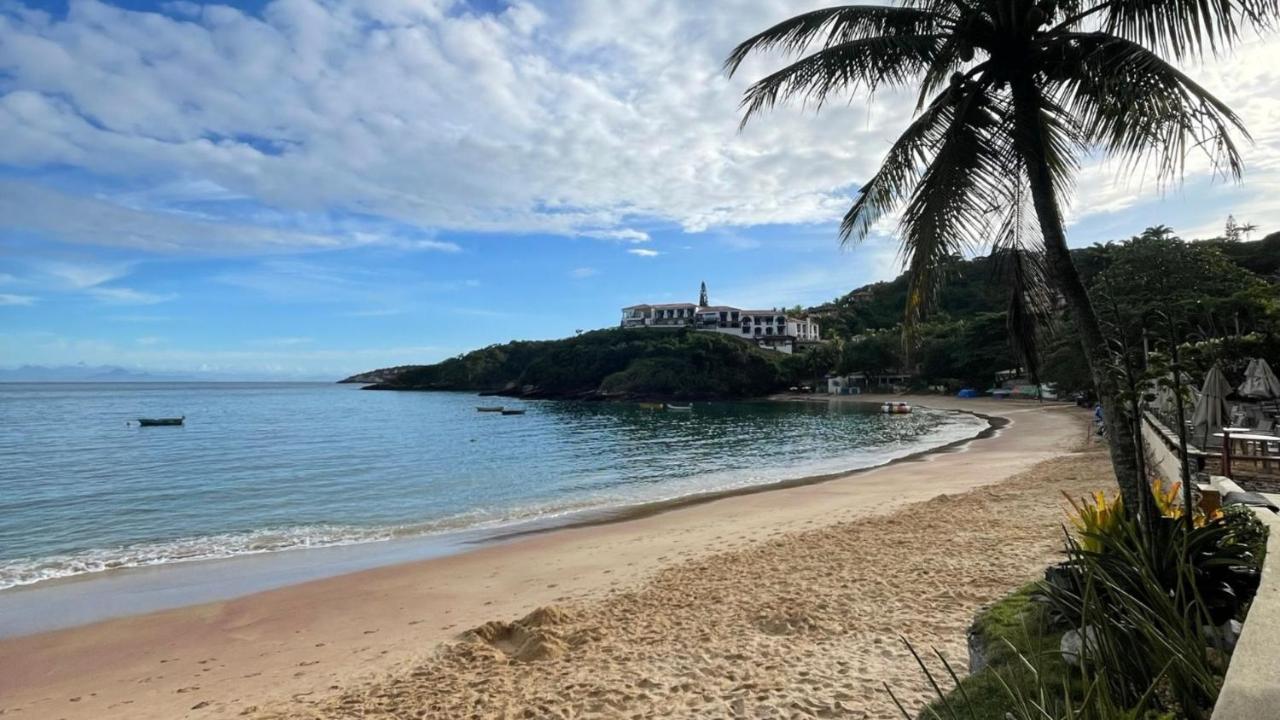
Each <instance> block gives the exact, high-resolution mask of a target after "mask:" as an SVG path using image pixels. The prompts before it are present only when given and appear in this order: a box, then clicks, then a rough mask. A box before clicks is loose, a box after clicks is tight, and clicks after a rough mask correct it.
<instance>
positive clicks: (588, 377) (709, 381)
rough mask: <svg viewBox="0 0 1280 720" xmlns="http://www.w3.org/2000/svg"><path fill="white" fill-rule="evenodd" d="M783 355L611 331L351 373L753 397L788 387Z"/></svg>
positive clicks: (596, 392) (492, 389)
mask: <svg viewBox="0 0 1280 720" xmlns="http://www.w3.org/2000/svg"><path fill="white" fill-rule="evenodd" d="M786 357H787V356H784V355H781V354H778V353H774V352H770V351H766V350H761V349H759V348H757V347H756V346H755V345H752V344H751V343H748V342H744V341H742V340H739V339H737V338H734V337H729V336H726V335H720V334H716V333H707V332H695V331H692V330H656V329H633V330H623V329H620V328H618V329H609V330H596V331H593V332H588V333H583V334H581V335H578V336H576V337H571V338H565V339H563V340H544V341H517V342H509V343H506V344H504V345H492V346H490V347H487V348H482V349H480V350H475V351H473V352H469V353H466V354H464V355H460V356H458V357H454V358H450V359H448V360H445V361H443V362H439V363H436V364H434V365H421V366H408V367H404V368H394V369H387V370H377V371H373V372H372V373H365V374H362V375H357V376H353V377H351V378H348V379H347V380H344V382H360V380H359V378H362V377H382V378H383V379H382V380H381V381H380V382H376V383H375V384H373V385H370V386H369V388H368V389H373V390H467V391H475V392H480V393H487V394H496V395H507V396H513V397H528V398H580V399H644V398H651V399H674V400H699V399H713V398H744V397H757V396H762V395H767V394H769V393H771V392H775V391H777V390H779V389H781V388H783V387H785V386H786V385H787V378H788V372H787V370H786V366H787V363H786V360H785V358H786Z"/></svg>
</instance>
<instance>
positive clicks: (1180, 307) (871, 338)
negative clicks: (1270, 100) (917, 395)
mask: <svg viewBox="0 0 1280 720" xmlns="http://www.w3.org/2000/svg"><path fill="white" fill-rule="evenodd" d="M1072 258H1073V260H1074V262H1075V264H1076V266H1077V268H1078V269H1079V272H1080V276H1081V278H1082V279H1083V280H1084V282H1085V284H1086V286H1087V287H1088V289H1089V293H1090V295H1091V296H1092V297H1093V299H1094V306H1095V308H1096V310H1097V312H1098V314H1099V316H1100V317H1101V318H1102V319H1103V321H1104V323H1106V324H1107V325H1109V326H1110V327H1112V328H1113V329H1114V330H1118V331H1123V334H1124V335H1125V337H1126V338H1127V340H1128V341H1129V342H1130V343H1131V345H1133V346H1135V347H1140V346H1141V345H1142V342H1143V329H1144V328H1146V327H1149V326H1151V325H1153V324H1154V321H1153V320H1152V319H1151V316H1152V314H1153V313H1154V312H1155V311H1157V310H1159V311H1164V312H1166V313H1168V314H1169V315H1170V316H1172V317H1173V318H1174V319H1175V321H1176V323H1177V331H1178V333H1179V335H1180V336H1181V337H1191V338H1196V339H1200V340H1204V339H1212V338H1224V337H1229V336H1240V337H1245V336H1250V334H1251V333H1252V334H1254V335H1257V336H1259V337H1260V338H1261V339H1259V340H1256V341H1251V342H1252V344H1253V345H1258V346H1260V347H1262V348H1263V351H1260V352H1261V354H1263V355H1264V356H1268V358H1269V359H1270V360H1272V361H1273V362H1275V361H1277V360H1280V358H1276V357H1274V356H1272V355H1271V354H1269V353H1268V352H1266V351H1265V350H1266V348H1272V347H1274V346H1275V344H1276V343H1274V342H1271V341H1269V340H1268V338H1275V337H1276V336H1277V335H1280V233H1276V234H1273V235H1270V236H1268V237H1266V238H1264V239H1262V240H1260V241H1257V242H1239V241H1229V240H1225V239H1212V240H1203V241H1192V242H1187V241H1183V240H1181V239H1179V238H1177V237H1176V236H1174V235H1173V232H1172V231H1171V230H1170V229H1169V228H1167V227H1163V226H1161V227H1155V228H1149V229H1148V230H1147V231H1145V232H1143V233H1142V234H1141V235H1138V236H1135V237H1132V238H1129V239H1128V240H1123V241H1119V242H1109V243H1106V244H1095V245H1092V246H1090V247H1086V248H1078V249H1076V250H1073V251H1072ZM944 273H945V276H946V280H945V284H944V285H943V287H942V289H941V292H940V293H939V294H938V297H937V299H936V301H935V303H934V304H933V307H932V308H931V311H930V313H929V314H928V315H927V317H926V320H925V321H924V322H922V323H921V324H920V325H919V326H918V327H917V328H916V332H915V335H914V337H913V339H912V342H911V344H910V347H909V348H908V347H905V346H904V343H903V338H902V319H903V309H904V308H905V307H906V301H907V277H906V276H905V275H903V276H900V277H898V278H896V279H895V280H892V281H889V282H880V283H875V284H872V285H867V286H865V287H861V288H858V289H856V290H854V291H852V292H850V293H849V294H847V295H844V296H842V297H840V298H837V299H836V300H834V301H832V302H831V303H828V304H825V305H821V306H818V307H815V308H811V309H810V311H811V312H812V313H814V314H816V315H817V316H818V317H819V318H820V321H821V322H822V327H823V333H824V334H825V335H826V336H827V337H829V338H832V339H834V340H836V341H837V343H838V345H839V347H840V359H839V361H838V363H836V365H835V370H836V371H837V372H840V373H842V374H843V373H851V372H864V373H868V374H870V375H880V374H886V373H892V372H895V371H905V372H907V373H909V374H912V375H914V376H915V377H916V378H917V379H918V381H919V382H920V383H922V384H929V385H945V386H948V387H951V388H953V389H954V388H955V387H958V386H963V385H971V386H977V387H988V386H989V385H988V384H989V383H991V382H992V381H993V380H994V375H995V373H996V372H997V371H1000V370H1008V369H1014V368H1018V367H1021V366H1023V365H1024V364H1025V363H1024V362H1023V361H1022V360H1021V359H1020V358H1019V356H1018V354H1017V353H1016V352H1015V351H1014V348H1013V345H1012V343H1011V342H1010V331H1009V329H1008V327H1007V325H1008V323H1007V314H1006V311H1007V306H1008V298H1009V296H1010V292H1009V287H1008V286H1007V284H1006V283H1005V282H1004V280H1003V278H1002V277H1001V276H1000V274H999V273H998V272H997V268H996V266H995V262H994V261H993V260H992V259H991V258H989V257H979V258H973V259H968V260H966V259H963V258H960V257H954V258H952V259H951V261H950V262H949V263H947V264H946V266H945V268H944ZM1054 320H1055V322H1054V327H1053V328H1052V329H1050V330H1047V331H1045V332H1044V333H1042V337H1040V338H1039V340H1040V342H1039V343H1038V345H1039V348H1040V352H1039V355H1038V360H1039V365H1040V369H1041V377H1042V379H1043V380H1045V381H1049V382H1054V383H1056V384H1057V385H1058V386H1059V389H1060V390H1062V391H1065V392H1071V391H1075V390H1087V389H1089V388H1091V387H1092V379H1091V377H1090V376H1089V373H1088V366H1087V363H1086V362H1085V359H1084V356H1083V353H1082V351H1081V350H1080V347H1079V343H1078V342H1077V341H1076V338H1075V336H1076V331H1075V328H1074V326H1073V324H1072V323H1071V320H1070V318H1069V317H1067V315H1066V314H1065V313H1063V312H1061V311H1059V312H1056V313H1055V317H1054Z"/></svg>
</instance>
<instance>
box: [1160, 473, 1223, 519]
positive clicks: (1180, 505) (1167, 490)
mask: <svg viewBox="0 0 1280 720" xmlns="http://www.w3.org/2000/svg"><path fill="white" fill-rule="evenodd" d="M1151 498H1152V500H1154V501H1155V505H1156V511H1157V512H1159V513H1160V516H1161V517H1165V518H1170V519H1173V520H1177V519H1179V518H1181V517H1182V516H1183V514H1185V513H1186V501H1185V500H1184V499H1183V495H1182V482H1181V481H1178V482H1172V483H1169V484H1168V485H1165V484H1164V482H1163V481H1161V480H1160V479H1159V478H1156V479H1154V480H1152V481H1151ZM1192 512H1193V513H1194V514H1193V516H1192V522H1193V523H1194V524H1195V526H1196V527H1204V526H1205V525H1206V524H1207V523H1209V522H1212V521H1214V520H1217V519H1218V518H1219V517H1222V512H1221V511H1215V512H1213V513H1212V514H1209V515H1205V512H1204V511H1203V510H1201V509H1200V508H1199V507H1196V508H1194V509H1193V510H1192Z"/></svg>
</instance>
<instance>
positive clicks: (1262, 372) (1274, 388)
mask: <svg viewBox="0 0 1280 720" xmlns="http://www.w3.org/2000/svg"><path fill="white" fill-rule="evenodd" d="M1240 394H1241V395H1243V396H1244V397H1248V398H1257V399H1259V400H1270V399H1275V398H1280V378H1277V377H1276V374H1275V373H1274V372H1272V370H1271V366H1270V365H1268V364H1267V361H1266V360H1264V359H1262V358H1254V359H1252V360H1250V361H1249V367H1248V369H1246V370H1245V371H1244V383H1243V384H1242V385H1240Z"/></svg>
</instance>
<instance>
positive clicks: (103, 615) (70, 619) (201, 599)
mask: <svg viewBox="0 0 1280 720" xmlns="http://www.w3.org/2000/svg"><path fill="white" fill-rule="evenodd" d="M877 397H878V396H877ZM921 397H922V398H923V397H927V396H921ZM766 400H768V401H771V402H809V403H814V404H819V403H820V404H830V403H840V404H844V403H852V404H865V405H874V404H877V403H878V402H880V401H879V400H863V399H861V396H814V395H788V394H783V395H775V396H770V397H768V398H766ZM919 407H923V408H926V409H931V410H937V411H940V412H952V413H962V414H966V415H971V416H973V417H977V418H979V419H982V420H984V421H985V422H986V423H987V425H986V427H984V428H982V429H981V430H979V431H978V432H976V433H974V434H972V435H969V436H967V437H963V438H959V439H956V440H951V441H949V442H946V443H944V444H942V445H936V446H930V447H924V448H921V449H918V450H912V451H910V452H908V453H906V454H904V455H899V456H896V457H891V458H889V459H887V460H883V461H873V462H872V464H869V465H865V466H862V467H852V468H842V469H839V470H836V471H832V472H825V473H818V474H812V475H802V476H800V477H795V478H786V479H782V480H768V481H765V482H759V483H755V484H749V485H741V486H733V487H725V488H716V489H710V490H702V491H695V492H691V493H687V494H683V495H676V496H673V497H668V498H660V499H655V500H647V501H640V502H630V503H624V504H614V505H600V506H593V507H587V508H582V509H573V510H567V511H563V512H557V513H552V514H549V515H539V516H533V517H529V518H525V519H520V520H514V521H505V522H498V523H495V524H481V525H477V526H471V527H462V528H455V529H448V530H440V531H428V532H422V533H415V534H407V535H403V536H395V535H393V536H391V537H388V538H385V539H370V540H357V541H353V542H341V543H334V544H331V545H321V546H317V547H291V548H284V549H280V550H270V551H263V552H253V553H237V554H232V555H226V556H216V557H203V558H192V559H189V560H176V561H167V562H161V563H152V564H142V565H131V566H122V567H117V568H111V569H107V570H100V571H92V572H84V573H78V574H73V575H67V576H63V577H55V578H49V579H46V580H41V581H38V582H35V583H29V584H24V585H17V586H13V587H9V588H4V589H0V640H2V639H5V638H14V637H23V636H25V635H32V634H36V633H41V632H49V631H53V630H61V629H68V628H74V627H78V626H81V625H86V624H89V623H93V622H99V621H103V620H110V619H113V618H122V617H129V616H131V615H140V614H145V613H149V612H156V611H162V610H170V609H175V608H181V607H185V606H189V605H197V604H203V603H208V602H216V601H222V600H232V599H235V598H237V597H244V596H248V595H252V594H255V593H259V592H264V591H268V590H273V589H277V588H281V587H287V586H290V585H296V584H300V583H304V582H310V581H314V580H322V579H325V578H331V577H338V576H341V575H346V574H350V573H353V572H360V571H363V570H369V569H374V568H378V567H387V566H394V565H398V564H402V563H408V562H418V561H423V560H429V559H433V558H439V557H444V556H448V555H456V554H462V553H466V552H471V551H473V550H475V549H477V548H481V547H488V546H491V545H497V544H501V543H506V542H510V541H513V540H517V539H519V538H523V537H526V536H530V535H538V534H542V533H549V532H556V531H559V530H564V529H573V528H587V527H595V526H600V525H606V524H611V523H618V522H627V521H630V520H636V519H641V518H646V517H652V516H655V515H660V514H662V513H666V512H671V511H673V510H678V509H681V508H684V507H690V506H696V505H701V504H705V503H710V502H715V501H717V500H721V499H725V498H730V497H735V496H739V495H751V494H756V493H767V492H773V491H776V490H785V489H788V488H795V487H803V486H806V485H813V484H818V483H824V482H830V481H832V480H836V479H839V478H845V477H854V476H856V475H858V474H861V473H865V472H869V471H872V470H876V469H878V468H883V467H887V466H890V465H893V464H896V463H903V462H917V461H920V460H922V459H924V458H927V457H928V456H929V455H932V454H935V453H946V452H955V451H957V450H958V449H961V448H963V447H965V446H967V445H968V444H970V443H973V442H977V441H981V440H984V439H987V438H990V437H994V436H995V435H996V434H998V433H999V432H1000V431H1001V430H1002V429H1003V428H1004V427H1006V426H1007V425H1008V424H1009V421H1008V420H1006V419H1005V418H1002V417H999V416H993V415H988V414H983V413H981V412H976V411H973V410H970V409H952V408H931V407H929V406H928V405H927V404H920V405H919ZM918 439H919V440H921V441H927V440H928V436H921V438H918ZM237 571H238V572H237ZM208 573H214V574H217V575H218V576H220V577H221V578H224V580H223V581H221V582H219V583H217V584H215V585H211V584H209V583H207V582H206V581H205V579H206V576H207V574H208ZM90 593H92V594H94V595H96V596H104V597H103V598H102V599H105V602H102V601H101V600H99V601H95V602H94V603H93V604H91V605H90V604H86V603H85V602H83V596H84V595H86V594H90Z"/></svg>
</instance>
